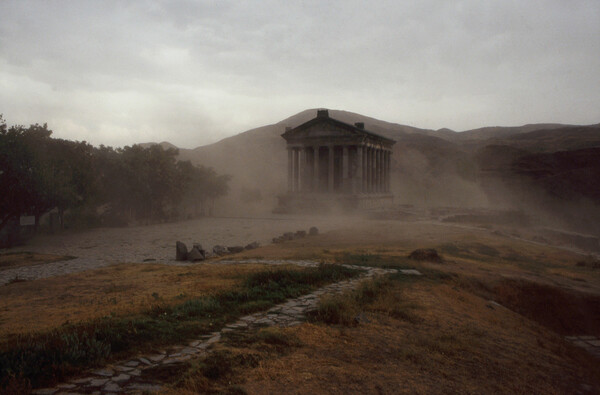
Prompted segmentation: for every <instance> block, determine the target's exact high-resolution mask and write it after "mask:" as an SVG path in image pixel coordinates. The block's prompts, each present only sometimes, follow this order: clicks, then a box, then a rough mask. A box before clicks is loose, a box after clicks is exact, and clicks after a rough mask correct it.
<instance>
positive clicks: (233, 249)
mask: <svg viewBox="0 0 600 395" xmlns="http://www.w3.org/2000/svg"><path fill="white" fill-rule="evenodd" d="M227 249H228V250H229V252H231V253H232V254H237V253H238V252H242V251H244V247H241V246H233V247H227Z"/></svg>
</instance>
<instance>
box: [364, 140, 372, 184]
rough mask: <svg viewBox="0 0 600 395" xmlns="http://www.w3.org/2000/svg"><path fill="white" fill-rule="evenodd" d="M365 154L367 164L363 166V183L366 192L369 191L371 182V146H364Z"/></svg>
mask: <svg viewBox="0 0 600 395" xmlns="http://www.w3.org/2000/svg"><path fill="white" fill-rule="evenodd" d="M365 151H366V154H367V164H366V166H365V170H366V172H367V177H366V178H367V182H366V183H365V192H366V193H370V192H371V182H372V179H373V172H372V171H371V159H373V156H372V155H371V154H372V152H371V147H367V148H365Z"/></svg>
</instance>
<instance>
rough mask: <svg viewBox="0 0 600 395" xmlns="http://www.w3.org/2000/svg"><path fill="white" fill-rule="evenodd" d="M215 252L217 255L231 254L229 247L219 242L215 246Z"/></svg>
mask: <svg viewBox="0 0 600 395" xmlns="http://www.w3.org/2000/svg"><path fill="white" fill-rule="evenodd" d="M213 253H214V254H215V255H219V256H221V255H227V254H229V250H228V249H227V247H223V246H221V245H218V244H217V245H216V246H214V247H213Z"/></svg>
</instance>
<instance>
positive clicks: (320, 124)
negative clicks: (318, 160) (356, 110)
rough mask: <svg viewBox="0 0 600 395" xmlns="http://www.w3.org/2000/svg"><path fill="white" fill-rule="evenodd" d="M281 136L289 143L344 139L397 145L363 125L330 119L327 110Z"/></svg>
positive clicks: (319, 111) (320, 111)
mask: <svg viewBox="0 0 600 395" xmlns="http://www.w3.org/2000/svg"><path fill="white" fill-rule="evenodd" d="M311 131H317V133H311ZM281 136H282V137H283V138H284V139H285V140H286V141H287V142H288V143H292V142H297V141H302V140H314V139H320V140H326V139H327V138H344V139H346V140H351V141H354V142H360V141H362V142H366V141H371V142H375V143H379V144H382V145H385V146H392V145H394V144H395V143H396V142H395V141H394V140H392V139H389V138H387V137H383V136H381V135H379V134H377V133H373V132H370V131H368V130H365V129H364V124H363V123H356V124H354V125H351V124H349V123H346V122H342V121H338V120H337V119H333V118H330V117H329V112H328V111H327V110H318V111H317V116H316V117H315V118H313V119H311V120H310V121H307V122H304V123H303V124H301V125H299V126H296V127H295V128H292V129H287V130H286V131H285V133H283V134H282V135H281Z"/></svg>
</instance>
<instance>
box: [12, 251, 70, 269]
mask: <svg viewBox="0 0 600 395" xmlns="http://www.w3.org/2000/svg"><path fill="white" fill-rule="evenodd" d="M69 259H73V257H71V256H63V255H52V254H39V253H34V252H10V253H3V254H0V270H6V269H13V268H16V267H23V266H35V265H42V264H44V263H52V262H59V261H66V260H69Z"/></svg>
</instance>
